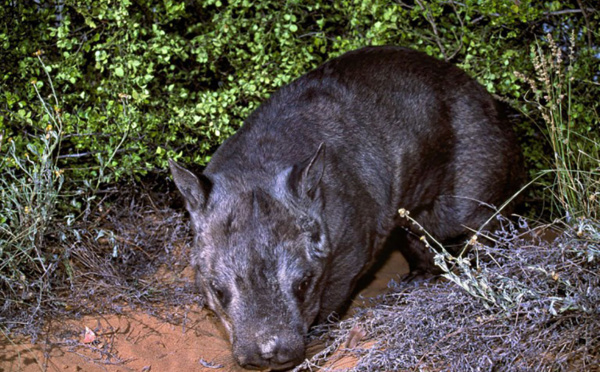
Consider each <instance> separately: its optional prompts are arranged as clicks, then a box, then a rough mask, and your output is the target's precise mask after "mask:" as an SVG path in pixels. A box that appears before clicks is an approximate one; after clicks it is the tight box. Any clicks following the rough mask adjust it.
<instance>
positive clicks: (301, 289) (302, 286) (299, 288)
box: [294, 276, 312, 301]
mask: <svg viewBox="0 0 600 372" xmlns="http://www.w3.org/2000/svg"><path fill="white" fill-rule="evenodd" d="M311 279H312V278H311V277H310V276H306V277H304V278H302V280H301V281H300V282H299V283H298V284H297V285H296V288H295V291H294V292H295V294H296V297H297V298H298V299H299V300H300V301H304V295H306V291H307V290H308V287H310V282H311Z"/></svg>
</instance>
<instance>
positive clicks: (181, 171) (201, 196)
mask: <svg viewBox="0 0 600 372" xmlns="http://www.w3.org/2000/svg"><path fill="white" fill-rule="evenodd" d="M169 167H170V168H171V174H172V175H173V180H174V181H175V185H177V188H178V189H179V192H181V195H183V198H184V199H185V203H186V206H187V209H188V211H189V212H190V213H194V212H196V211H197V210H198V209H203V208H204V206H205V205H206V200H207V199H208V195H209V194H210V190H211V189H212V182H211V181H210V180H209V179H208V177H206V176H204V175H200V176H199V177H197V176H196V175H195V174H194V173H192V172H190V171H189V170H187V169H185V168H184V167H182V166H181V165H179V164H177V163H176V162H175V161H173V160H171V159H169Z"/></svg>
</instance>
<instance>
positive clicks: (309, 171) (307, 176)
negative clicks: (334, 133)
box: [289, 142, 325, 199]
mask: <svg viewBox="0 0 600 372" xmlns="http://www.w3.org/2000/svg"><path fill="white" fill-rule="evenodd" d="M324 172H325V143H324V142H321V144H320V145H319V148H318V149H317V151H316V152H315V154H314V155H313V157H312V158H311V159H310V160H309V161H308V162H304V163H301V164H296V165H295V166H294V169H293V170H292V172H291V174H290V178H289V185H290V186H291V188H292V189H294V190H296V192H297V193H298V194H299V195H300V196H307V197H309V198H310V199H315V196H316V194H317V189H318V187H317V186H318V185H319V182H321V178H322V177H323V173H324Z"/></svg>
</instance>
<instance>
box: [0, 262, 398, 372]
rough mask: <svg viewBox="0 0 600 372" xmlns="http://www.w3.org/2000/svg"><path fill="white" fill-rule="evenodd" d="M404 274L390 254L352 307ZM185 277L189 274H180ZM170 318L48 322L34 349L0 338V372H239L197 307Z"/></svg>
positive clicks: (134, 315) (140, 315) (346, 363)
mask: <svg viewBox="0 0 600 372" xmlns="http://www.w3.org/2000/svg"><path fill="white" fill-rule="evenodd" d="M407 271H408V267H407V264H406V262H405V261H404V259H403V257H402V255H401V254H400V253H398V252H392V253H391V255H390V256H389V258H387V259H386V260H385V263H384V264H383V265H382V267H381V268H380V269H379V270H378V271H377V272H376V274H375V275H374V277H373V279H372V280H370V281H369V283H368V284H365V287H364V288H363V289H362V290H361V291H360V292H359V294H358V295H357V296H356V297H355V299H354V304H355V305H354V306H360V305H365V304H366V302H365V301H366V299H368V298H369V297H374V296H376V295H378V294H381V293H384V292H385V291H386V290H387V283H388V282H389V281H390V279H392V278H396V279H397V278H398V277H399V276H401V275H402V274H405V273H406V272H407ZM185 275H191V274H190V273H187V271H186V272H185ZM170 311H171V313H173V309H170ZM349 312H352V308H351V309H350V310H349ZM175 313H176V315H179V316H180V318H183V321H182V322H181V324H180V325H174V324H171V323H169V322H167V321H165V320H164V319H161V318H159V317H155V316H151V315H148V314H147V313H145V312H143V311H125V312H124V314H120V315H119V314H113V315H110V314H109V315H97V316H86V317H84V318H82V319H77V320H73V319H59V320H54V321H53V322H51V323H50V325H49V329H51V330H52V331H50V332H48V333H47V334H46V335H45V338H44V339H41V340H37V342H36V343H31V340H28V339H24V338H22V339H17V340H14V339H12V340H8V339H7V338H6V336H4V335H0V372H9V371H10V372H12V371H25V372H30V371H31V372H32V371H65V372H68V371H86V372H87V371H90V372H94V371H111V372H117V371H119V372H121V371H123V372H124V371H189V372H191V371H239V370H241V369H240V368H239V367H236V365H235V362H234V361H233V359H232V356H231V350H230V345H229V341H228V340H227V338H226V336H225V333H224V331H223V330H222V329H220V326H219V324H218V321H217V320H216V319H215V317H214V315H212V314H211V313H210V312H209V311H207V310H205V309H202V308H200V307H198V306H186V307H182V308H179V309H175ZM86 327H87V329H88V331H87V332H86ZM309 352H310V351H309ZM334 360H335V362H332V365H330V366H329V367H332V368H333V369H338V368H340V369H343V368H348V367H351V365H352V358H351V357H344V356H343V351H340V356H339V357H338V358H335V359H334Z"/></svg>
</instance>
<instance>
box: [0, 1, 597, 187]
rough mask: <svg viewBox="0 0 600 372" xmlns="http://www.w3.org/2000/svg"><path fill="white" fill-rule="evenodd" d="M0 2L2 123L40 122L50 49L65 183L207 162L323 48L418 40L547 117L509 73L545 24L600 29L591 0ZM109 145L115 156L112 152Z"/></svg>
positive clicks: (583, 93)
mask: <svg viewBox="0 0 600 372" xmlns="http://www.w3.org/2000/svg"><path fill="white" fill-rule="evenodd" d="M2 5H3V6H2V7H0V19H1V21H0V22H1V23H0V25H2V28H0V41H1V43H0V48H1V50H2V52H3V53H4V55H5V57H4V64H3V66H1V67H0V75H1V76H2V80H0V88H1V89H2V92H3V93H2V98H1V101H0V108H1V112H2V115H1V117H0V132H4V135H5V136H10V137H13V138H26V137H27V136H30V135H37V134H39V133H40V132H41V131H43V128H40V127H38V126H36V123H35V122H31V120H30V119H29V116H30V112H31V110H32V107H31V102H32V101H33V100H34V98H35V94H34V92H33V91H32V89H28V88H26V87H27V86H28V82H29V81H30V80H31V79H32V78H37V79H39V80H41V79H40V77H41V76H42V75H43V74H44V73H45V72H44V71H43V69H42V68H41V67H40V66H39V64H37V62H36V58H35V57H34V56H32V53H33V52H34V51H36V50H39V49H41V50H44V51H45V55H44V58H45V61H46V68H45V69H46V70H47V72H50V73H52V74H53V76H54V78H55V83H56V86H57V88H58V92H57V93H58V94H59V95H60V97H61V102H60V107H61V109H62V110H63V112H65V113H67V112H68V113H70V114H71V115H72V116H73V120H70V121H69V124H67V125H65V127H64V128H63V131H64V140H63V146H62V147H61V149H60V151H61V154H60V157H59V159H60V162H61V167H62V168H64V169H68V170H69V172H70V174H69V177H68V180H69V182H71V181H78V182H82V180H85V179H86V178H88V177H89V178H92V177H95V176H97V174H93V173H94V172H95V170H97V169H98V168H99V167H102V166H105V170H106V172H105V174H104V175H103V182H104V181H105V182H110V181H114V180H117V179H123V178H124V177H125V179H131V178H135V179H137V178H139V177H142V176H143V175H144V174H146V173H148V172H157V171H158V172H160V171H162V170H163V169H165V168H166V159H167V158H168V157H174V158H178V159H180V160H182V161H184V162H194V163H197V164H200V165H203V164H205V163H206V162H207V161H208V160H209V159H210V155H211V154H212V152H213V151H214V149H215V148H216V146H218V145H219V144H220V143H221V142H222V141H223V140H224V139H225V138H227V137H228V136H230V135H231V134H232V133H234V132H235V130H236V129H237V128H238V127H239V126H240V125H241V123H242V121H243V120H244V118H245V117H247V116H248V114H249V113H250V112H251V111H252V110H254V109H255V108H256V107H257V106H258V104H259V103H260V102H261V101H262V100H264V99H265V98H267V97H268V96H269V94H270V93H271V92H273V91H274V90H276V89H277V88H278V87H279V86H281V85H283V84H285V83H287V82H289V81H291V80H292V79H294V78H296V77H297V76H299V75H301V74H302V73H304V72H306V71H307V70H309V69H311V68H313V67H315V66H317V65H318V64H319V63H321V62H323V61H324V60H325V59H327V58H330V57H332V56H335V55H339V54H341V53H342V52H344V51H347V50H350V49H354V48H357V47H360V46H364V45H371V44H376V45H377V44H398V45H406V46H411V47H414V48H417V49H420V50H423V51H425V52H427V53H429V54H431V55H434V56H436V57H439V58H444V59H447V60H449V61H451V62H455V63H458V64H459V65H460V66H461V67H462V68H464V69H466V70H467V71H468V72H469V73H470V74H472V75H473V76H475V77H476V78H477V79H478V80H479V81H480V82H481V83H482V84H483V85H484V86H486V87H487V88H488V90H489V91H491V92H492V93H496V94H498V95H499V96H502V97H504V98H505V99H508V100H513V101H514V103H513V104H514V106H515V107H518V108H520V109H522V110H525V111H526V112H527V113H528V114H529V115H531V116H532V119H533V120H534V121H537V122H541V118H539V117H536V115H537V114H536V112H535V111H532V110H531V108H529V107H528V106H527V105H525V104H524V103H523V102H522V100H521V99H522V97H523V93H524V86H523V85H522V84H521V83H520V82H519V80H518V79H517V78H516V77H515V76H514V74H513V71H514V70H518V71H522V72H524V73H527V72H529V71H532V68H533V67H532V66H531V64H530V62H529V60H528V53H529V46H528V45H529V42H530V41H532V40H535V37H536V35H541V34H542V31H543V30H542V29H545V28H551V29H552V31H553V34H554V35H555V39H556V40H563V39H564V35H563V33H564V32H565V30H564V29H565V28H567V27H568V28H571V29H573V28H574V29H578V30H581V32H580V33H577V35H578V39H581V40H578V41H580V42H581V43H582V44H584V43H583V42H584V41H585V40H586V39H587V38H589V35H590V34H591V35H592V36H591V37H594V36H595V34H594V33H593V32H592V31H591V30H590V28H592V27H591V26H593V25H596V24H597V21H598V12H593V8H594V7H593V5H590V4H585V5H586V6H587V8H585V9H587V10H586V13H585V14H582V13H581V12H577V11H576V10H577V9H578V2H577V1H572V2H556V1H555V2H537V1H532V0H530V1H521V2H519V3H518V4H517V3H515V2H513V1H505V0H488V1H485V2H481V1H476V0H467V1H464V2H460V3H456V2H425V1H416V2H415V3H414V4H413V5H408V4H405V3H402V2H397V3H394V2H392V3H390V2H388V1H383V0H370V1H362V0H361V1H358V0H343V1H335V2H325V3H322V2H316V1H307V2H299V1H286V2H282V1H275V0H267V1H261V2H251V1H248V0H232V1H220V0H206V1H202V2H184V1H172V0H171V1H158V0H144V1H136V2H132V1H129V0H126V1H121V2H113V1H111V0H99V1H96V0H94V1H92V0H56V1H47V2H44V3H43V4H40V3H39V2H38V1H34V0H24V1H19V2H14V1H9V0H3V1H2ZM590 9H592V11H590ZM583 15H585V17H583ZM586 22H587V23H586ZM593 50H594V48H593V43H592V45H590V46H588V47H585V48H583V51H582V53H581V54H580V55H579V56H578V58H580V59H581V60H582V63H580V64H579V65H578V66H579V69H578V70H577V71H575V72H574V74H575V75H576V76H577V77H578V78H582V79H587V80H578V81H577V82H576V84H574V86H573V89H574V92H577V94H578V98H579V99H578V100H577V103H576V104H575V107H574V111H573V112H574V114H575V115H578V116H579V121H578V122H579V123H581V126H582V127H583V128H584V129H586V130H587V131H588V133H590V136H592V134H591V133H592V128H593V126H594V125H595V124H594V123H595V120H597V115H596V114H595V112H596V111H594V110H597V108H598V101H599V100H598V99H597V98H598V97H597V94H594V93H593V92H591V91H590V90H589V89H587V88H589V82H590V81H591V80H592V76H593V74H594V73H595V72H594V71H597V67H598V64H597V59H594V58H593V55H594V52H593ZM123 97H127V100H126V104H127V107H128V108H127V111H128V114H127V115H128V117H127V118H124V116H123V115H124V111H125V110H124V99H123ZM521 133H522V136H523V140H524V142H525V144H526V145H525V147H526V148H525V150H526V154H527V156H528V160H529V163H530V165H531V166H532V167H533V168H534V169H542V168H543V167H544V165H545V164H546V161H545V158H546V154H547V152H544V151H545V149H544V148H542V147H541V146H540V145H539V138H538V137H539V129H538V128H536V127H532V126H531V122H530V121H528V122H527V123H523V124H521ZM123 138H126V141H125V142H122V139H123ZM16 143H17V147H18V146H21V144H22V143H24V141H21V140H17V141H16ZM120 144H121V145H120ZM110 154H115V155H114V157H112V159H111V160H110V162H108V158H109V157H110ZM99 157H100V158H99ZM101 161H105V163H103V164H101V163H100V162H101Z"/></svg>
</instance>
